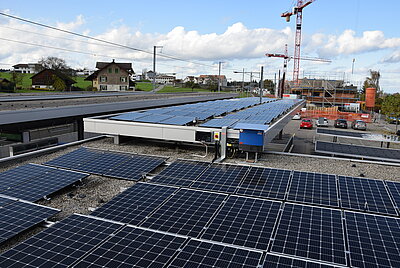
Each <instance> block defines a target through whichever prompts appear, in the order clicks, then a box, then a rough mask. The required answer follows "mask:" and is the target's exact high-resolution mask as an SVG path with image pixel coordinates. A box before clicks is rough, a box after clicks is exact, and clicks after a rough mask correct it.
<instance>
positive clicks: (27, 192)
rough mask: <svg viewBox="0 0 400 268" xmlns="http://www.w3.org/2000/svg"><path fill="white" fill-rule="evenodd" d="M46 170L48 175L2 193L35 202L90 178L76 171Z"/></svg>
mask: <svg viewBox="0 0 400 268" xmlns="http://www.w3.org/2000/svg"><path fill="white" fill-rule="evenodd" d="M46 168H47V169H48V172H47V173H46V174H43V175H41V176H39V177H36V178H34V179H31V180H28V181H25V182H23V183H21V184H18V185H16V186H14V187H11V188H9V189H8V190H6V191H2V192H1V193H2V194H5V195H8V196H12V197H15V198H20V199H23V200H27V201H32V202H35V201H38V200H40V199H42V198H43V197H46V196H48V195H50V194H52V193H54V192H56V191H58V190H61V189H63V188H65V187H67V186H69V185H71V184H73V183H75V182H77V181H79V180H82V179H84V178H86V177H87V176H89V175H88V174H85V173H80V172H75V171H69V170H62V169H56V168H50V167H46Z"/></svg>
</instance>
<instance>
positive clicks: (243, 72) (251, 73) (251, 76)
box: [233, 68, 260, 91]
mask: <svg viewBox="0 0 400 268" xmlns="http://www.w3.org/2000/svg"><path fill="white" fill-rule="evenodd" d="M233 72H234V73H235V74H240V73H241V74H242V91H244V74H250V85H251V83H252V82H253V81H252V80H253V73H258V74H259V73H260V72H253V71H251V72H245V71H244V68H243V71H242V72H238V71H233Z"/></svg>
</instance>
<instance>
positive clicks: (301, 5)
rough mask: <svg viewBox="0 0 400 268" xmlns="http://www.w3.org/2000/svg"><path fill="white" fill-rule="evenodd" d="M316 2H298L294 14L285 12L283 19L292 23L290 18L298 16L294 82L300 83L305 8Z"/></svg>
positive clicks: (301, 0) (300, 0)
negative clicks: (302, 26)
mask: <svg viewBox="0 0 400 268" xmlns="http://www.w3.org/2000/svg"><path fill="white" fill-rule="evenodd" d="M314 1H315V0H309V1H303V0H297V5H296V6H295V7H294V8H293V12H285V13H283V14H282V15H281V17H284V18H286V21H287V22H289V21H290V17H291V16H293V15H296V37H295V42H294V57H293V59H294V67H293V82H295V83H298V81H299V72H300V48H301V25H302V22H303V8H305V7H306V6H308V5H310V4H311V3H312V2H314Z"/></svg>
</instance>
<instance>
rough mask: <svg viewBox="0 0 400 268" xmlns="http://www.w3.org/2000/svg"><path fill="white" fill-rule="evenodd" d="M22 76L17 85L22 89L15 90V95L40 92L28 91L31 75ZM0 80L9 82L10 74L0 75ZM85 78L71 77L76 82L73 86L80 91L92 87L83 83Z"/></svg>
mask: <svg viewBox="0 0 400 268" xmlns="http://www.w3.org/2000/svg"><path fill="white" fill-rule="evenodd" d="M21 75H22V83H21V84H18V85H17V87H21V88H22V89H19V90H17V91H16V92H17V93H26V92H41V91H35V90H30V88H31V87H32V80H31V77H32V76H33V74H21ZM0 78H6V79H8V80H11V73H0ZM85 78H86V77H85V76H75V77H72V79H74V80H75V81H76V83H75V84H74V86H75V87H79V88H81V89H82V90H86V88H87V87H88V86H90V85H92V82H90V81H85Z"/></svg>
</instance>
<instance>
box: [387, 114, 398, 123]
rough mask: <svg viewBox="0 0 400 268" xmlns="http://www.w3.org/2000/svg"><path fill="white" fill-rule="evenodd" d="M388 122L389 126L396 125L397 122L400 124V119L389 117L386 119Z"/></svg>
mask: <svg viewBox="0 0 400 268" xmlns="http://www.w3.org/2000/svg"><path fill="white" fill-rule="evenodd" d="M386 121H387V122H388V123H389V124H396V123H397V121H398V122H399V123H400V118H397V117H394V116H389V117H388V118H387V119H386Z"/></svg>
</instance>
